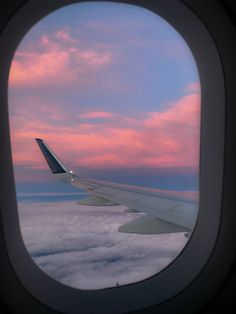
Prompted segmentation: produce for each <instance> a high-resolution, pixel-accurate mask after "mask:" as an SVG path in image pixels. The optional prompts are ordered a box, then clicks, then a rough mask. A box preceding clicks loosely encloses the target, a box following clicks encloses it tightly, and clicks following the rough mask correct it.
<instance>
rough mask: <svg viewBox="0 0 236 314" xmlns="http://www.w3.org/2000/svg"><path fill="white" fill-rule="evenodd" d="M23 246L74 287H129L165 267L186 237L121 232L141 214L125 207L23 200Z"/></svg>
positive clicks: (46, 268) (36, 261) (21, 213)
mask: <svg viewBox="0 0 236 314" xmlns="http://www.w3.org/2000/svg"><path fill="white" fill-rule="evenodd" d="M18 206H19V214H20V226H21V231H22V235H23V239H24V243H25V245H26V247H27V250H28V251H29V253H30V255H31V256H32V258H33V260H34V262H35V263H36V264H37V265H38V266H39V267H40V268H41V269H42V270H43V271H44V272H45V273H47V274H48V275H49V276H51V277H52V278H54V279H56V280H58V281H59V282H61V283H63V284H66V285H69V286H71V287H75V288H79V289H85V290H91V289H103V288H108V287H114V286H117V285H126V284H129V283H134V282H138V281H140V280H143V279H146V278H148V277H150V276H152V275H154V274H156V273H157V272H159V271H161V270H162V269H164V268H165V267H166V266H167V265H169V263H170V262H171V261H173V260H174V259H175V258H176V256H177V255H178V254H179V253H180V251H181V250H182V249H183V248H184V246H185V244H186V242H187V239H186V237H185V236H184V234H183V233H179V234H169V235H168V234H166V235H136V234H124V233H119V232H118V231H117V229H118V227H119V226H120V225H122V224H124V223H126V222H127V221H129V220H132V219H135V218H137V217H138V216H140V215H141V214H127V213H124V212H123V210H124V207H123V206H112V207H110V206H109V207H91V206H90V207H89V206H81V205H78V204H77V203H76V202H75V201H65V202H51V203H50V202H48V203H47V202H44V203H43V202H35V203H33V202H19V204H18Z"/></svg>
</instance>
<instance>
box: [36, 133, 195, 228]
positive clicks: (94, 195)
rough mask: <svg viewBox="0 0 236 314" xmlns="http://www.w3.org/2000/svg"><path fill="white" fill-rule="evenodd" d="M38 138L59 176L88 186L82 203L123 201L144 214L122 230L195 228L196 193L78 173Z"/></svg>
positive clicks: (129, 210) (44, 154) (118, 202)
mask: <svg viewBox="0 0 236 314" xmlns="http://www.w3.org/2000/svg"><path fill="white" fill-rule="evenodd" d="M35 140H36V142H37V144H38V146H39V148H40V150H41V152H42V154H43V156H44V157H45V159H46V161H47V164H48V166H49V168H50V169H51V171H52V173H53V175H54V176H55V177H56V179H58V180H60V181H63V182H66V183H68V184H70V185H73V186H75V187H78V188H80V189H83V190H86V191H87V192H88V193H89V194H90V196H89V197H88V198H87V199H84V200H82V201H80V202H79V203H80V204H84V205H89V206H111V205H113V206H114V205H118V204H122V205H125V206H126V207H127V209H126V212H129V213H136V212H139V213H143V214H145V215H143V216H142V217H139V218H137V219H135V220H132V221H131V222H128V223H127V224H125V225H123V226H120V227H119V231H120V232H126V233H140V234H163V233H175V232H191V231H192V230H193V228H194V224H195V221H196V217H197V211H198V200H197V196H195V197H193V196H191V197H189V196H186V195H183V194H182V195H181V194H180V193H177V192H174V191H165V190H159V189H151V188H143V187H137V186H132V185H126V184H118V183H113V182H107V181H102V180H95V179H87V178H82V177H79V176H77V175H75V174H74V173H73V172H72V171H71V170H69V168H67V167H66V166H65V164H64V163H63V162H62V161H61V160H60V159H59V158H58V157H57V156H56V154H55V153H54V152H53V151H52V150H51V148H50V147H49V146H48V145H47V144H46V143H45V142H44V141H43V140H42V139H39V138H37V139H35Z"/></svg>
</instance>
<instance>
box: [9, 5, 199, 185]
mask: <svg viewBox="0 0 236 314" xmlns="http://www.w3.org/2000/svg"><path fill="white" fill-rule="evenodd" d="M9 111H10V126H11V140H12V150H13V160H14V167H15V175H16V180H17V181H18V182H31V181H41V182H43V181H50V180H51V175H50V173H49V171H48V169H47V165H46V163H45V161H44V160H43V157H42V156H41V153H40V152H39V149H38V147H37V146H36V143H35V141H34V138H35V137H40V138H43V139H44V140H45V141H46V142H47V143H48V144H49V145H50V146H51V148H53V149H54V150H55V152H56V153H57V155H59V156H60V157H61V159H62V160H63V161H64V162H65V163H66V164H67V165H68V166H69V167H70V168H72V169H73V170H75V171H78V173H79V174H80V173H82V174H83V175H86V174H87V173H89V176H90V177H91V176H92V174H93V173H95V174H96V171H98V172H99V171H102V172H103V173H109V171H111V170H112V171H113V172H114V171H118V172H120V173H122V171H123V172H124V173H127V171H130V172H132V173H133V174H135V173H136V174H139V173H141V172H142V174H143V172H145V171H147V172H148V171H149V172H152V171H153V169H154V170H155V171H157V173H158V171H159V172H160V173H161V174H163V171H164V173H165V171H166V173H168V169H175V171H176V169H180V170H179V172H180V173H181V172H182V173H186V172H188V173H189V172H194V171H196V169H197V167H198V156H199V130H200V126H199V121H200V118H199V116H200V84H199V77H198V72H197V68H196V64H195V62H194V59H193V56H192V55H191V52H190V50H189V48H188V47H187V45H186V43H185V42H184V40H183V39H182V38H181V37H180V35H179V34H178V33H177V31H176V30H175V29H174V28H173V27H171V26H170V24H168V23H167V22H166V21H165V20H163V19H162V18H160V17H159V16H157V15H156V14H154V13H152V12H150V11H148V10H145V9H141V8H139V7H136V6H132V5H123V4H112V3H102V2H101V3H82V4H74V5H69V6H67V7H64V8H63V9H60V10H57V11H55V12H54V13H52V14H50V15H48V16H47V17H45V18H44V19H43V20H41V21H40V22H39V23H37V24H36V25H35V26H34V27H33V28H32V29H31V30H30V31H29V32H28V33H27V35H26V36H25V38H24V39H23V41H22V42H21V44H20V46H19V47H18V49H17V51H16V53H15V57H14V59H13V62H12V67H11V72H10V78H9ZM145 169H146V170H145ZM163 169H164V170H163Z"/></svg>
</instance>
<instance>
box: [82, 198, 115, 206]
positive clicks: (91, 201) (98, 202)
mask: <svg viewBox="0 0 236 314" xmlns="http://www.w3.org/2000/svg"><path fill="white" fill-rule="evenodd" d="M78 204H80V205H88V206H115V205H119V204H117V203H114V202H111V201H109V200H107V199H104V198H101V197H96V196H90V197H88V198H85V199H82V200H80V201H79V202H78Z"/></svg>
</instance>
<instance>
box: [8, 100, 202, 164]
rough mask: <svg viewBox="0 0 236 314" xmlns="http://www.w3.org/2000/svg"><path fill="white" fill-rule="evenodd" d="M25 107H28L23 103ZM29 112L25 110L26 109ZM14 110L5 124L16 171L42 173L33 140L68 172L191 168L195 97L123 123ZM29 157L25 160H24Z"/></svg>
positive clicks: (91, 115)
mask: <svg viewBox="0 0 236 314" xmlns="http://www.w3.org/2000/svg"><path fill="white" fill-rule="evenodd" d="M28 104H29V105H31V103H30V102H28ZM29 107H30V106H29ZM34 107H35V111H33V110H32V109H31V111H30V108H29V110H27V106H26V105H25V106H24V107H21V106H19V109H18V112H17V115H15V116H13V117H12V118H11V124H12V142H13V148H14V161H15V164H16V165H21V166H30V167H34V168H45V167H46V164H45V162H44V161H43V159H42V157H41V154H40V153H39V150H38V148H37V147H36V145H35V144H34V138H35V137H41V138H43V139H44V140H46V141H47V142H48V144H49V145H50V146H51V147H52V148H53V149H54V150H55V151H56V153H58V154H59V155H60V157H61V158H62V159H63V160H64V161H65V162H66V163H68V164H69V165H70V166H72V167H73V168H77V167H79V166H81V167H83V166H86V167H91V168H102V167H105V168H109V167H128V168H130V167H197V165H198V158H199V132H200V127H199V119H200V117H199V116H200V97H199V95H197V94H191V95H187V96H184V97H181V98H180V99H178V100H176V101H174V102H172V103H169V104H168V105H167V109H166V110H163V111H160V112H158V111H157V112H144V113H143V114H142V115H141V114H138V115H137V116H136V117H135V116H134V117H128V116H125V115H121V114H116V113H114V112H106V111H93V110H88V111H87V112H84V113H81V114H79V113H75V114H74V113H73V112H72V113H71V112H70V111H68V110H67V108H66V106H63V105H61V106H60V105H58V106H57V107H56V106H53V105H50V104H48V105H39V106H37V105H36V106H35V100H34ZM29 151H30V154H29Z"/></svg>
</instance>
